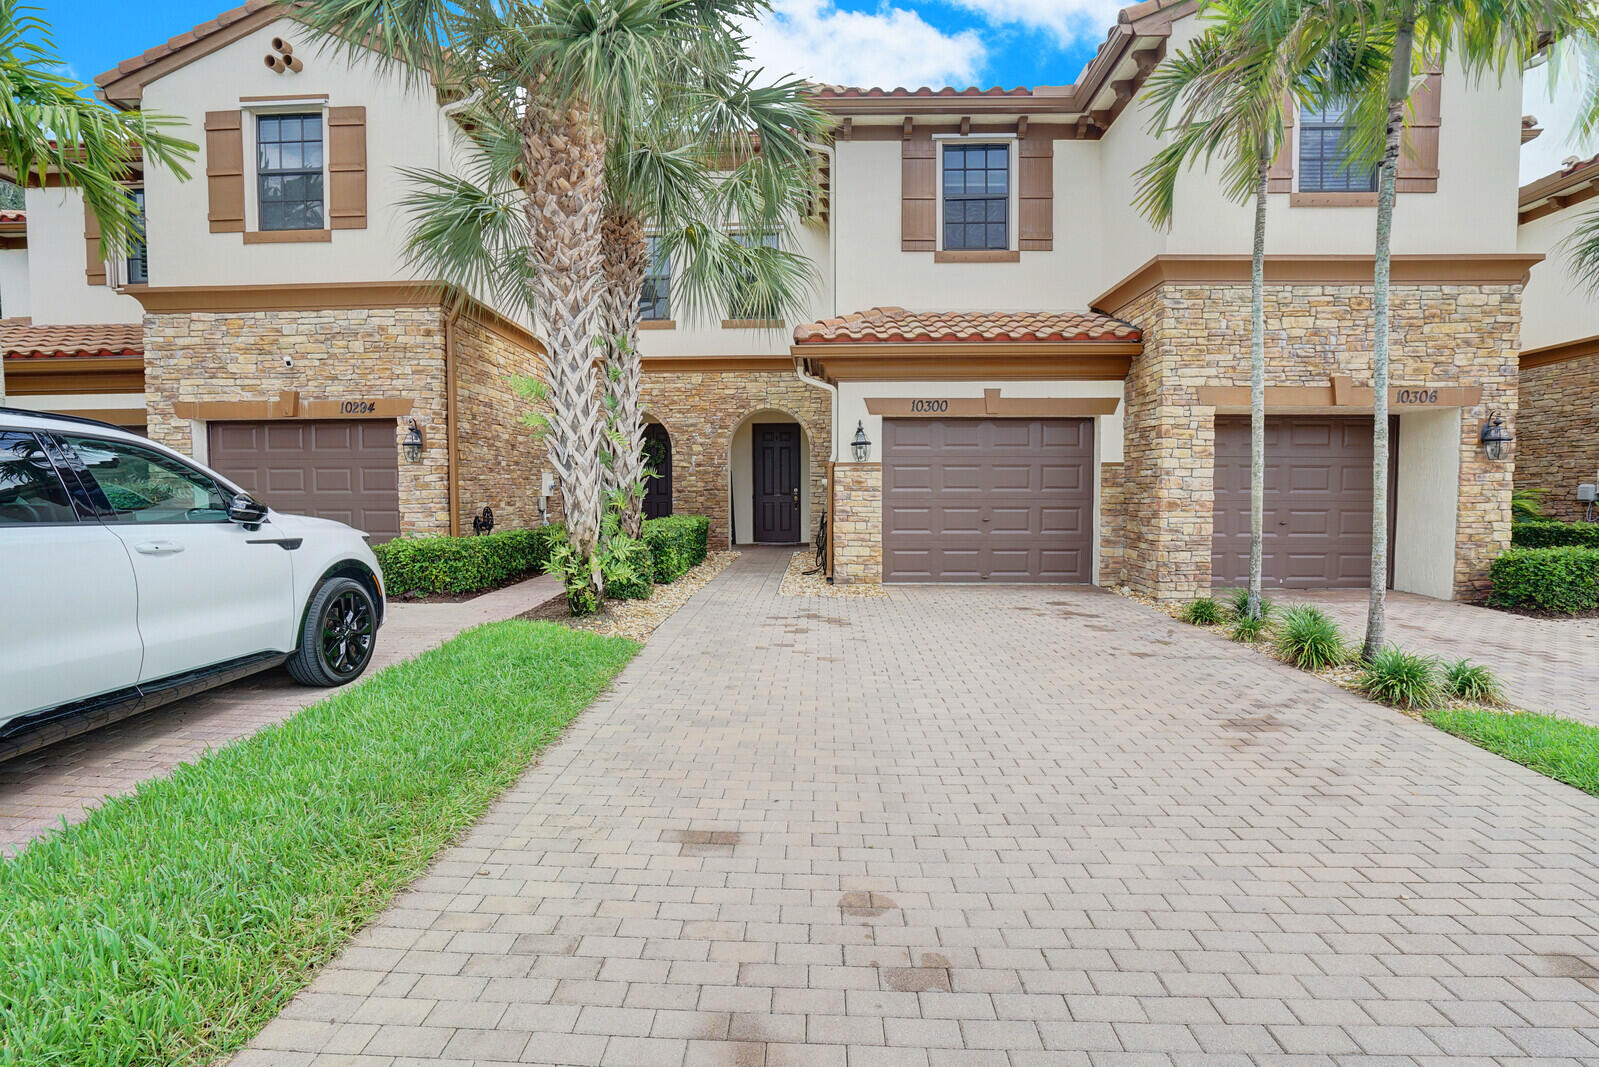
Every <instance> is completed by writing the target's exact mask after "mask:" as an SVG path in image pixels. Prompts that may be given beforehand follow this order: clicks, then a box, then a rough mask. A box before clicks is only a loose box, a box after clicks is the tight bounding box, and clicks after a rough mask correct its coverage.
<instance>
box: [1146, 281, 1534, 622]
mask: <svg viewBox="0 0 1599 1067" xmlns="http://www.w3.org/2000/svg"><path fill="white" fill-rule="evenodd" d="M1520 295H1521V289H1520V286H1506V285H1484V286H1467V285H1449V286H1443V285H1405V286H1396V287H1394V289H1393V294H1392V299H1393V338H1392V344H1391V359H1392V371H1391V381H1392V383H1393V385H1395V386H1403V385H1421V384H1430V385H1456V384H1459V385H1477V386H1481V388H1482V402H1481V404H1480V405H1479V406H1478V407H1477V408H1473V409H1470V410H1465V411H1462V412H1461V413H1460V423H1459V428H1458V436H1457V438H1456V447H1457V449H1458V454H1459V490H1458V501H1459V504H1458V509H1457V516H1456V522H1455V528H1454V538H1453V541H1454V547H1455V551H1454V554H1453V558H1454V564H1453V581H1452V588H1453V592H1454V595H1455V596H1459V597H1469V596H1474V595H1476V594H1478V593H1480V592H1482V591H1483V589H1484V588H1485V586H1486V578H1487V569H1488V565H1489V564H1490V563H1491V562H1492V560H1493V559H1494V557H1495V556H1497V555H1498V554H1499V552H1500V551H1502V550H1503V549H1504V548H1505V547H1506V546H1507V545H1508V544H1509V542H1510V483H1511V466H1510V465H1509V464H1507V463H1495V462H1493V461H1491V460H1489V459H1487V458H1486V457H1485V456H1484V455H1483V453H1482V450H1481V448H1480V446H1479V445H1478V442H1477V432H1478V427H1479V426H1480V423H1481V421H1482V419H1483V418H1484V417H1486V414H1487V412H1488V411H1490V410H1494V409H1498V410H1500V411H1503V412H1504V413H1505V414H1506V415H1507V416H1511V417H1512V418H1513V417H1514V412H1515V407H1516V360H1517V348H1516V343H1517V336H1518V331H1519V325H1520V323H1519V301H1520ZM1121 315H1122V317H1124V318H1127V319H1129V320H1130V321H1132V322H1135V323H1137V324H1138V325H1139V326H1140V327H1141V328H1142V329H1143V331H1144V352H1143V354H1142V355H1141V356H1140V357H1138V358H1137V359H1136V360H1134V361H1133V371H1132V373H1131V375H1129V377H1128V381H1127V428H1126V442H1127V443H1126V456H1127V466H1126V470H1127V476H1126V482H1127V488H1126V494H1127V505H1126V510H1127V514H1128V528H1129V536H1128V542H1127V550H1126V551H1127V561H1126V568H1125V580H1126V582H1127V584H1129V585H1130V586H1132V587H1133V588H1134V589H1136V590H1138V591H1140V592H1144V593H1148V594H1151V595H1154V596H1157V597H1160V598H1162V599H1182V598H1187V597H1192V596H1195V595H1198V594H1200V593H1203V592H1204V591H1206V590H1208V589H1209V587H1210V552H1211V534H1212V514H1211V501H1212V491H1213V480H1212V475H1213V467H1214V461H1215V435H1214V413H1215V409H1214V408H1211V407H1206V406H1203V405H1201V404H1200V403H1199V402H1198V393H1197V391H1198V389H1199V388H1200V387H1201V386H1207V385H1226V386H1241V385H1247V384H1248V380H1249V355H1248V334H1247V325H1246V324H1247V323H1248V321H1249V287H1248V286H1247V285H1223V286H1213V287H1194V288H1186V287H1179V286H1162V287H1159V288H1157V289H1155V290H1152V291H1151V292H1149V293H1147V294H1145V295H1144V296H1142V297H1140V298H1138V299H1137V300H1135V301H1134V302H1133V303H1131V304H1130V305H1129V306H1128V307H1126V308H1125V309H1123V310H1122V311H1121ZM1266 320H1267V322H1268V323H1275V324H1278V328H1276V329H1272V330H1269V331H1268V333H1267V356H1266V358H1267V364H1268V371H1267V384H1268V386H1272V385H1325V384H1326V383H1327V381H1328V379H1329V378H1330V376H1332V375H1333V374H1344V375H1349V376H1351V377H1353V378H1354V379H1355V381H1356V382H1357V384H1364V385H1369V384H1370V382H1371V366H1372V364H1371V294H1370V287H1369V286H1321V285H1294V286H1268V288H1267V291H1266ZM1357 411H1358V409H1337V410H1336V412H1335V409H1325V408H1324V409H1320V413H1321V414H1333V413H1349V414H1354V413H1356V412H1357ZM1396 414H1398V412H1397V411H1396ZM1401 432H1402V431H1401ZM1401 458H1403V457H1402V456H1401ZM1408 474H1409V477H1411V478H1415V477H1417V476H1419V475H1418V472H1415V471H1410V472H1408ZM1398 478H1399V481H1398V485H1399V488H1398V491H1399V492H1401V493H1403V492H1404V491H1405V486H1406V484H1407V482H1406V480H1407V471H1406V469H1405V468H1404V467H1403V466H1401V467H1400V470H1399V476H1398ZM1440 540H1441V541H1442V540H1445V539H1444V538H1440ZM1428 549H1429V550H1431V551H1440V550H1441V551H1444V552H1448V551H1449V545H1447V544H1439V545H1430V546H1428Z"/></svg>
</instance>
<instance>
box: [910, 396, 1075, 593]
mask: <svg viewBox="0 0 1599 1067" xmlns="http://www.w3.org/2000/svg"><path fill="white" fill-rule="evenodd" d="M883 442H884V443H883V580H884V581H886V582H982V581H989V582H1088V581H1091V580H1092V577H1093V558H1094V546H1093V533H1094V421H1093V420H1092V419H885V420H884V421H883Z"/></svg>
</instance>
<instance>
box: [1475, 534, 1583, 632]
mask: <svg viewBox="0 0 1599 1067" xmlns="http://www.w3.org/2000/svg"><path fill="white" fill-rule="evenodd" d="M1489 574H1490V576H1491V577H1492V578H1493V592H1492V593H1491V594H1489V597H1488V603H1490V604H1492V605H1494V606H1495V607H1502V608H1515V607H1520V608H1540V609H1542V610H1544V611H1554V612H1560V613H1562V614H1566V615H1574V614H1576V613H1577V612H1579V611H1592V610H1594V609H1595V608H1599V548H1578V547H1573V546H1566V547H1562V548H1512V549H1509V550H1507V551H1505V552H1504V553H1502V554H1501V555H1500V556H1499V558H1498V559H1496V560H1494V562H1493V567H1492V568H1491V569H1490V570H1489Z"/></svg>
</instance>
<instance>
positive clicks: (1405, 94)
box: [1255, 0, 1599, 659]
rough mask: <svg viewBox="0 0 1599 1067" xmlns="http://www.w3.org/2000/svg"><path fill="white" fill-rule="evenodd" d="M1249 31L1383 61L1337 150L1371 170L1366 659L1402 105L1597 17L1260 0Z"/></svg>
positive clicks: (1377, 605)
mask: <svg viewBox="0 0 1599 1067" xmlns="http://www.w3.org/2000/svg"><path fill="white" fill-rule="evenodd" d="M1255 21H1256V32H1268V33H1269V32H1271V30H1272V28H1273V27H1283V26H1285V25H1287V24H1290V23H1293V24H1297V25H1299V26H1300V27H1301V28H1302V29H1308V30H1309V32H1312V33H1320V34H1321V35H1323V36H1324V37H1326V38H1328V39H1333V38H1336V37H1343V36H1349V37H1353V38H1355V39H1356V40H1359V41H1364V42H1375V43H1377V44H1379V45H1380V46H1381V47H1382V49H1383V50H1384V51H1385V52H1386V53H1387V54H1388V63H1387V72H1386V77H1385V78H1384V79H1383V83H1382V84H1381V86H1380V87H1379V88H1378V89H1376V90H1374V91H1368V92H1358V91H1357V92H1355V93H1352V94H1351V96H1352V97H1353V102H1354V108H1353V111H1352V116H1353V119H1354V124H1353V127H1352V136H1351V137H1350V138H1349V139H1348V141H1347V142H1346V148H1347V151H1348V153H1349V158H1350V160H1351V162H1360V161H1365V160H1380V162H1379V163H1378V168H1377V234H1376V251H1375V265H1374V268H1373V272H1372V318H1373V336H1372V357H1373V367H1372V388H1373V391H1374V403H1373V411H1372V419H1373V421H1372V444H1373V448H1372V470H1371V474H1372V509H1371V514H1372V523H1371V595H1370V600H1369V604H1368V607H1367V613H1366V638H1365V641H1364V643H1363V644H1362V647H1361V655H1362V656H1363V657H1365V658H1367V659H1370V658H1371V657H1372V656H1374V655H1376V654H1377V653H1378V652H1379V651H1381V649H1382V646H1383V643H1384V641H1383V638H1384V629H1385V618H1384V608H1385V601H1386V593H1387V585H1388V492H1389V488H1388V454H1389V442H1388V362H1389V357H1388V342H1389V322H1390V312H1389V263H1390V250H1391V246H1392V238H1393V224H1394V189H1395V178H1396V176H1397V173H1398V169H1399V151H1400V143H1401V137H1402V135H1403V132H1404V125H1405V110H1406V104H1407V102H1408V101H1409V99H1410V97H1411V93H1412V92H1413V91H1414V89H1415V86H1416V84H1417V83H1418V81H1419V79H1420V78H1421V76H1422V75H1423V74H1425V72H1426V68H1427V65H1428V64H1433V63H1436V64H1438V65H1440V66H1442V65H1444V64H1445V63H1446V62H1447V61H1448V60H1449V59H1450V57H1451V56H1452V57H1453V58H1454V60H1455V62H1456V63H1457V64H1458V66H1459V69H1460V70H1461V71H1463V72H1464V73H1465V74H1466V75H1467V77H1470V78H1474V79H1480V78H1481V77H1482V76H1484V75H1485V74H1490V73H1491V74H1493V75H1494V76H1495V77H1498V78H1503V77H1504V75H1505V73H1506V72H1507V71H1512V70H1514V71H1516V72H1518V73H1519V72H1520V71H1521V70H1522V69H1523V68H1524V67H1525V66H1526V64H1527V63H1528V62H1530V61H1531V60H1532V59H1533V57H1535V56H1536V55H1537V54H1538V53H1539V52H1541V51H1543V50H1544V49H1546V48H1548V47H1549V46H1550V45H1551V44H1553V43H1555V42H1557V41H1560V40H1563V39H1566V38H1576V39H1579V40H1582V41H1588V42H1591V41H1593V40H1594V39H1595V38H1596V37H1599V9H1596V7H1595V5H1593V4H1592V3H1591V0H1312V2H1311V3H1309V4H1305V3H1303V2H1302V0H1267V2H1264V3H1262V4H1261V6H1260V7H1259V8H1258V9H1257V11H1256V14H1255Z"/></svg>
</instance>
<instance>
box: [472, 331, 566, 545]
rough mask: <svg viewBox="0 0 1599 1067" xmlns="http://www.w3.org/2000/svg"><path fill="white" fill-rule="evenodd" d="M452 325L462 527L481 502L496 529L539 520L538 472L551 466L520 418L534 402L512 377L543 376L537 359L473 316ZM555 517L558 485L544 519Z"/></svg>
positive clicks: (558, 511)
mask: <svg viewBox="0 0 1599 1067" xmlns="http://www.w3.org/2000/svg"><path fill="white" fill-rule="evenodd" d="M454 328H455V361H456V365H455V419H456V435H455V436H456V501H457V504H458V505H459V507H460V523H461V532H462V533H471V532H472V516H474V515H477V514H479V513H480V512H481V511H482V510H483V508H484V507H485V506H487V507H490V508H493V509H494V522H495V527H496V529H504V530H508V529H512V528H515V527H530V526H537V525H538V524H539V522H540V515H539V487H540V483H541V480H542V479H541V477H540V476H541V474H542V472H544V471H546V470H549V469H551V468H550V465H549V455H548V451H547V449H546V447H545V445H544V444H543V443H542V442H540V441H538V440H536V439H535V437H534V434H533V430H532V429H531V428H530V427H528V426H527V425H526V424H525V423H524V422H523V421H522V418H523V416H524V415H525V414H526V413H528V412H529V411H531V410H532V407H533V402H532V401H531V400H529V399H527V398H525V397H523V396H521V395H519V394H518V393H517V391H516V387H515V385H514V384H513V380H514V379H516V378H528V377H537V378H542V377H543V375H544V361H543V358H542V357H541V356H540V355H539V353H537V352H535V351H531V350H529V349H527V348H525V347H523V346H521V345H519V344H516V343H514V342H513V341H512V340H510V339H509V338H508V337H507V336H506V334H505V332H504V331H501V330H496V329H493V328H492V327H491V326H489V325H485V324H484V323H482V322H480V321H479V320H478V319H477V318H475V317H473V316H470V315H463V316H461V317H460V318H458V319H457V320H456V321H455V327H454ZM560 518H561V509H560V499H559V490H557V495H555V496H552V497H551V498H550V521H552V522H559V521H560Z"/></svg>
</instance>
